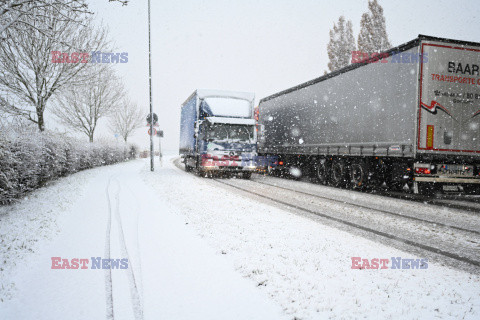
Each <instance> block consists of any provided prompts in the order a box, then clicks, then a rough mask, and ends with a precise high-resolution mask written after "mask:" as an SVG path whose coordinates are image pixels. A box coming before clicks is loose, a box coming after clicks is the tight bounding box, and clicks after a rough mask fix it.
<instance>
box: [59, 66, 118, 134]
mask: <svg viewBox="0 0 480 320" xmlns="http://www.w3.org/2000/svg"><path fill="white" fill-rule="evenodd" d="M91 71H93V72H92V78H91V79H90V80H89V81H87V82H85V83H83V84H78V85H75V86H74V87H70V88H69V89H67V90H66V91H65V92H64V93H62V94H61V95H59V96H58V98H57V100H58V103H57V105H56V107H55V108H54V110H53V112H54V114H55V115H56V116H57V118H58V119H59V120H60V122H61V123H62V124H64V125H66V126H68V127H69V128H71V129H72V130H74V131H78V132H82V133H85V134H86V135H87V136H88V139H89V141H90V142H93V136H94V134H95V129H96V128H97V126H98V121H99V120H100V119H101V118H102V117H105V116H109V115H111V114H112V112H114V110H115V109H116V108H117V107H118V106H119V102H120V101H121V100H122V99H123V97H124V89H123V86H122V84H121V83H120V81H119V80H118V79H117V77H116V76H115V75H114V73H113V70H111V68H109V69H101V70H99V71H98V72H96V71H95V70H91Z"/></svg>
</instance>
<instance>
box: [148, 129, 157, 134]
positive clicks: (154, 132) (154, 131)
mask: <svg viewBox="0 0 480 320" xmlns="http://www.w3.org/2000/svg"><path fill="white" fill-rule="evenodd" d="M148 135H149V136H151V135H152V132H151V131H150V129H148ZM153 135H154V136H156V135H157V129H155V128H153Z"/></svg>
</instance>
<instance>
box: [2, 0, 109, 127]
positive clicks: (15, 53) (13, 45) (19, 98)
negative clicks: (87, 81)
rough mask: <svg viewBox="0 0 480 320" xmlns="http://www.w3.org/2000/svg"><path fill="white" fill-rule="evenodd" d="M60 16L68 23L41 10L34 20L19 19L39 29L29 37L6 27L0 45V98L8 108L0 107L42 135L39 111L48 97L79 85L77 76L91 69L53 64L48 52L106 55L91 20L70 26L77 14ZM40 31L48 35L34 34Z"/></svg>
mask: <svg viewBox="0 0 480 320" xmlns="http://www.w3.org/2000/svg"><path fill="white" fill-rule="evenodd" d="M63 14H64V16H65V17H68V19H67V18H65V19H58V18H57V15H58V14H57V12H56V11H55V10H54V9H53V8H50V9H48V8H42V9H41V10H40V11H39V12H38V15H37V16H36V17H30V16H26V17H25V18H24V20H25V21H28V22H29V23H30V24H31V25H33V26H36V27H38V28H30V29H29V30H28V32H26V31H25V30H21V29H18V28H9V29H7V30H6V31H5V34H6V35H7V37H6V39H4V40H2V41H0V94H2V95H3V94H5V93H9V94H10V99H9V101H8V103H7V104H0V108H2V110H3V111H4V112H6V113H9V114H11V115H16V116H23V117H25V118H27V119H28V120H30V121H32V122H34V123H36V124H37V125H38V128H39V130H40V131H43V130H45V120H44V112H45V109H46V107H47V102H48V101H49V99H50V98H51V97H52V95H54V94H55V93H56V92H57V91H59V90H61V89H62V88H64V87H66V86H67V85H68V86H73V85H75V83H78V82H81V81H83V80H84V78H82V77H81V75H82V74H88V73H85V72H83V71H85V69H88V68H91V67H96V66H94V64H91V63H83V62H82V61H80V60H78V61H76V62H75V61H69V62H71V63H55V62H54V61H52V58H53V54H52V53H53V52H55V51H56V52H71V51H72V50H74V51H76V52H80V53H88V52H91V51H106V50H109V49H108V46H109V44H108V40H107V31H106V30H105V29H104V28H97V29H95V28H94V27H93V21H92V17H90V18H88V19H87V20H85V21H84V22H83V23H82V25H79V24H77V23H76V22H74V21H76V20H77V18H79V17H80V15H81V13H80V14H79V13H77V12H75V11H65V12H64V13H63ZM44 29H48V30H49V34H48V35H47V34H45V33H43V32H42V31H39V30H44ZM72 55H73V54H72ZM60 62H67V61H60ZM84 62H85V61H84Z"/></svg>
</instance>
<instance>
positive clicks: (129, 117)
mask: <svg viewBox="0 0 480 320" xmlns="http://www.w3.org/2000/svg"><path fill="white" fill-rule="evenodd" d="M144 122H145V120H144V117H143V113H142V111H141V110H140V109H138V107H137V105H136V104H134V103H132V102H131V101H130V100H129V99H127V98H125V99H124V100H123V101H122V102H121V104H120V106H119V107H118V108H117V109H116V110H115V112H114V113H113V114H112V117H111V118H110V130H111V131H112V132H113V133H117V134H119V135H121V136H122V138H123V140H124V141H125V142H127V139H128V137H129V136H130V135H131V134H132V133H133V132H134V131H135V130H136V129H138V128H141V127H142V126H143V125H144Z"/></svg>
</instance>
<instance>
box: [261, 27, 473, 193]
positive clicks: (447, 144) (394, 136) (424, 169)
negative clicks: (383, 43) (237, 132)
mask: <svg viewBox="0 0 480 320" xmlns="http://www.w3.org/2000/svg"><path fill="white" fill-rule="evenodd" d="M479 65H480V43H474V42H466V41H458V40H451V39H443V38H435V37H430V36H424V35H419V36H418V38H416V39H414V40H412V41H410V42H408V43H405V44H403V45H401V46H398V47H395V48H392V49H391V50H389V51H386V52H383V53H380V54H377V55H371V56H369V58H367V59H364V60H362V61H361V62H357V63H352V64H351V65H349V66H347V67H344V68H342V69H340V70H337V71H335V72H332V73H330V74H327V75H324V76H322V77H320V78H317V79H314V80H311V81H308V82H306V83H303V84H300V85H298V86H296V87H293V88H290V89H287V90H284V91H282V92H279V93H276V94H273V95H271V96H269V97H266V98H264V99H262V100H260V102H259V106H258V110H257V111H256V112H257V115H256V117H257V119H258V121H257V130H258V132H259V134H258V153H259V156H261V158H262V159H264V161H263V163H264V164H265V170H268V172H269V173H271V174H275V173H285V172H292V170H294V171H293V172H294V173H295V174H298V173H301V174H302V175H309V176H311V177H312V178H314V179H315V180H317V181H318V182H320V183H324V184H330V185H333V186H338V187H351V188H354V189H364V188H367V187H369V186H372V187H373V186H378V185H383V186H388V187H389V188H391V189H405V190H406V189H407V188H408V189H409V190H411V191H412V192H415V193H418V192H427V193H428V192H430V191H433V190H437V191H439V190H443V191H466V192H478V191H479V188H480V75H479V67H478V66H479Z"/></svg>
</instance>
